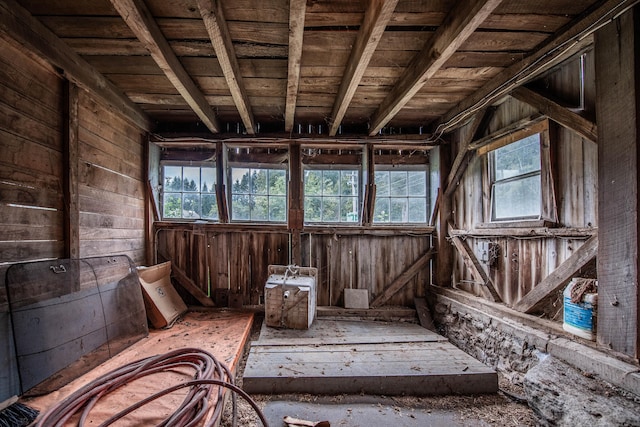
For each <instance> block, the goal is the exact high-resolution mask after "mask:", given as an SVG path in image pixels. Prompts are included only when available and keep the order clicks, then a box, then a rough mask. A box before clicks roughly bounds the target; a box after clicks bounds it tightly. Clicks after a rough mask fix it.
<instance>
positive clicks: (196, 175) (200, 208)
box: [162, 164, 218, 221]
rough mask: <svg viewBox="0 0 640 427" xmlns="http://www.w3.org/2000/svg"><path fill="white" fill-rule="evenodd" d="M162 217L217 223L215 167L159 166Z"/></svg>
mask: <svg viewBox="0 0 640 427" xmlns="http://www.w3.org/2000/svg"><path fill="white" fill-rule="evenodd" d="M162 180H163V181H162V182H163V186H162V218H163V219H206V220H214V221H217V220H218V204H217V201H216V192H215V187H216V168H215V167H210V166H191V165H190V166H183V165H179V164H165V165H163V166H162Z"/></svg>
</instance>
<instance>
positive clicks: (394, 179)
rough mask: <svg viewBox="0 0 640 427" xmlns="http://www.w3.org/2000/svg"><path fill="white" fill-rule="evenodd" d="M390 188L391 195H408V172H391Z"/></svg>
mask: <svg viewBox="0 0 640 427" xmlns="http://www.w3.org/2000/svg"><path fill="white" fill-rule="evenodd" d="M389 179H390V182H389V184H390V188H389V193H390V194H391V196H406V195H407V173H406V172H390V173H389Z"/></svg>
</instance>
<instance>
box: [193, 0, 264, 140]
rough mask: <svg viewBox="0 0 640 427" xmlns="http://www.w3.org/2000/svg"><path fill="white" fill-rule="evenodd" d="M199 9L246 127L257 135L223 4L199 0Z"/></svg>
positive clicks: (210, 0) (249, 131)
mask: <svg viewBox="0 0 640 427" xmlns="http://www.w3.org/2000/svg"><path fill="white" fill-rule="evenodd" d="M198 8H199V9H200V14H201V15H202V19H203V21H204V25H205V27H206V28H207V32H208V33H209V38H210V39H211V44H212V45H213V50H215V52H216V56H217V57H218V62H219V63H220V67H221V68H222V73H223V74H224V78H225V79H226V81H227V85H228V86H229V90H230V91H231V96H232V97H233V101H234V102H235V104H236V108H237V109H238V112H239V113H240V117H241V118H242V122H243V123H244V127H245V129H246V130H247V133H248V134H249V135H255V132H256V123H255V119H254V117H253V112H252V111H251V104H250V103H249V96H248V95H247V91H246V89H245V86H244V83H243V82H242V75H241V74H240V66H239V65H238V59H237V57H236V53H235V49H234V48H233V42H232V41H231V35H230V34H229V29H228V27H227V21H226V20H225V19H224V14H223V12H222V2H220V1H218V0H198Z"/></svg>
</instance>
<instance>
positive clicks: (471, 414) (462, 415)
mask: <svg viewBox="0 0 640 427" xmlns="http://www.w3.org/2000/svg"><path fill="white" fill-rule="evenodd" d="M259 331H260V319H256V322H254V328H253V331H252V334H251V338H250V340H251V341H253V340H256V339H257V338H258V334H259ZM248 349H249V346H247V349H246V351H245V352H244V357H243V359H242V360H241V362H240V364H239V365H238V374H237V379H236V382H237V384H238V385H239V386H240V387H242V372H243V369H244V366H245V362H246V358H247V356H248ZM498 383H499V387H500V392H499V393H497V394H490V395H477V396H433V397H414V396H365V395H337V396H316V395H311V394H296V395H254V396H252V398H253V400H254V401H255V402H256V403H257V404H258V406H259V407H260V409H261V411H262V412H263V413H265V414H266V413H267V412H273V411H269V409H270V405H275V404H278V405H279V408H281V407H282V402H286V403H287V404H288V405H290V406H291V407H292V411H294V408H295V402H299V403H300V407H304V408H307V411H308V407H309V406H310V405H307V404H314V405H311V406H313V407H314V408H315V409H314V412H315V413H317V415H316V418H318V419H314V420H311V421H316V422H317V421H321V420H322V419H327V418H328V417H324V418H323V415H325V414H323V409H324V410H326V413H327V414H328V413H329V412H330V411H333V412H332V413H334V412H335V408H337V407H339V408H342V410H343V412H344V413H345V414H343V415H342V416H335V415H334V419H338V420H339V421H338V423H337V424H336V423H335V422H334V423H333V424H332V425H334V426H335V425H340V426H350V427H354V426H356V425H360V423H358V422H357V418H358V416H357V414H356V412H357V411H356V410H355V408H358V411H360V410H362V408H365V410H368V411H369V412H371V411H374V412H376V411H377V412H378V414H379V415H380V417H379V418H378V419H379V420H380V424H378V425H380V426H383V425H384V426H386V425H406V426H412V425H424V423H421V422H420V421H419V416H433V417H434V418H429V420H430V421H429V425H456V424H457V425H460V426H467V425H475V426H535V425H536V423H535V420H534V417H533V412H532V411H531V409H530V408H529V407H528V406H527V404H526V402H522V401H519V399H518V397H521V396H523V394H524V392H523V390H522V388H521V387H518V386H516V385H513V384H511V383H510V382H509V381H508V380H507V379H506V378H505V377H504V376H502V375H500V374H499V375H498ZM302 404H305V405H302ZM231 407H232V405H231V404H228V405H227V406H226V407H225V413H224V416H223V420H222V422H221V426H222V427H231V426H232V418H233V417H232V411H231ZM304 408H303V409H300V410H301V411H304ZM287 415H290V416H294V417H295V416H296V414H295V413H291V414H287ZM387 415H388V416H387ZM271 416H272V418H271V419H273V415H271ZM362 416H363V417H364V416H365V414H364V412H363V415H362ZM366 416H367V417H371V414H368V415H366ZM391 417H395V420H394V421H392V422H390V421H391ZM403 417H404V418H403ZM401 419H403V420H405V421H403V422H402V423H398V421H397V420H401ZM281 420H282V418H281V417H279V420H278V421H275V422H274V421H272V420H270V419H269V417H267V421H269V426H270V427H282V426H284V425H285V424H284V423H283V422H282V421H281ZM237 422H238V424H237V425H238V426H260V425H261V424H260V422H259V418H258V416H257V415H256V412H255V411H254V409H253V408H252V407H251V406H250V405H249V404H248V403H246V402H245V401H243V400H242V399H241V398H238V415H237ZM362 425H367V426H375V424H372V423H371V422H370V421H369V422H367V423H366V424H362Z"/></svg>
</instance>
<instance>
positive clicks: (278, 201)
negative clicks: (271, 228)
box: [269, 196, 287, 221]
mask: <svg viewBox="0 0 640 427" xmlns="http://www.w3.org/2000/svg"><path fill="white" fill-rule="evenodd" d="M286 219H287V198H286V197H282V196H272V197H269V220H270V221H285V220H286Z"/></svg>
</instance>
